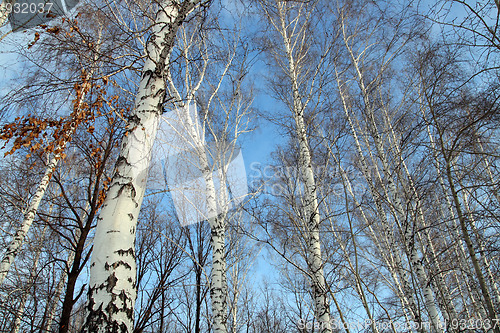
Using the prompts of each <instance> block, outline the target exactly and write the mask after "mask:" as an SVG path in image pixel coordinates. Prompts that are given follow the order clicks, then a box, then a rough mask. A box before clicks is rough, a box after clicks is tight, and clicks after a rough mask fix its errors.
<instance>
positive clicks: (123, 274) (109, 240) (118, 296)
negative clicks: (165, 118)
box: [83, 0, 200, 333]
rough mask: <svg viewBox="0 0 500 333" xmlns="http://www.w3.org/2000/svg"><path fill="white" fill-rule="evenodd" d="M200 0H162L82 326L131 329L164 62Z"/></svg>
mask: <svg viewBox="0 0 500 333" xmlns="http://www.w3.org/2000/svg"><path fill="white" fill-rule="evenodd" d="M199 2H200V1H199V0H191V1H183V2H182V3H179V2H178V1H173V0H165V1H161V2H160V3H159V10H158V13H157V16H156V22H155V24H154V25H153V27H152V34H151V36H150V38H149V40H148V42H147V44H146V50H145V51H146V54H147V57H146V60H145V63H144V68H143V71H142V77H141V81H140V84H139V90H138V93H137V96H136V101H135V107H134V109H133V111H132V113H131V115H130V117H129V123H128V128H127V132H126V134H125V136H124V138H123V141H122V145H121V151H120V155H119V157H118V160H117V162H116V170H115V174H114V176H113V179H112V181H111V184H110V187H109V190H108V192H107V195H106V199H105V201H104V204H103V206H102V208H101V213H100V215H99V217H98V220H97V227H96V231H95V237H94V247H93V253H92V259H91V264H90V283H89V294H88V301H89V303H88V306H87V310H88V314H87V318H86V322H85V324H84V328H83V332H89V333H97V332H108V333H110V332H132V331H133V326H134V302H135V299H136V285H135V280H136V263H135V249H134V244H135V231H136V224H137V217H138V214H139V211H140V208H141V204H142V200H143V197H144V192H145V190H146V181H147V172H148V168H149V164H150V160H151V150H152V146H153V142H154V139H155V136H156V131H157V128H158V120H159V117H160V115H161V113H162V111H163V102H164V97H165V75H166V71H165V68H166V67H168V62H169V57H170V53H171V51H172V48H173V45H174V42H175V38H176V33H177V30H178V27H179V25H181V24H182V22H183V21H184V20H185V18H186V16H187V15H188V14H189V13H190V12H191V11H192V10H193V9H194V7H195V6H196V5H197V4H198V3H199Z"/></svg>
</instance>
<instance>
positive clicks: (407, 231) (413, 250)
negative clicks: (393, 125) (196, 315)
mask: <svg viewBox="0 0 500 333" xmlns="http://www.w3.org/2000/svg"><path fill="white" fill-rule="evenodd" d="M342 33H343V38H344V44H345V46H346V49H347V50H348V52H349V55H350V58H351V63H352V65H353V67H354V69H355V72H356V76H357V81H358V85H359V88H360V90H361V93H362V95H363V102H364V112H365V113H366V118H367V121H368V124H367V126H368V129H369V132H370V134H371V136H372V138H373V140H374V144H375V149H376V152H377V155H378V157H379V159H380V160H381V162H382V174H383V175H384V179H385V181H386V182H387V188H388V191H387V192H386V197H387V198H386V199H387V201H388V202H389V203H392V205H390V208H391V209H393V210H395V213H396V214H395V218H396V221H397V225H398V227H399V228H400V230H401V231H402V232H401V233H402V235H403V245H404V249H405V252H406V255H407V256H408V259H409V261H410V267H414V268H415V273H416V274H417V278H418V280H419V283H420V286H421V288H422V289H423V291H424V299H425V305H426V309H427V311H428V314H429V319H430V321H431V323H432V326H433V327H434V330H435V331H436V332H443V330H442V328H441V324H440V319H439V312H438V309H437V307H436V302H435V298H434V292H433V290H432V288H431V283H430V281H428V279H427V276H426V272H425V269H424V267H423V265H422V260H421V258H420V257H419V255H418V252H417V247H416V244H415V243H416V241H415V238H414V235H413V234H412V230H413V228H411V227H410V226H403V225H402V224H401V221H405V220H406V216H405V212H404V210H403V206H402V204H401V200H400V198H399V195H398V193H397V189H396V184H395V182H394V180H393V178H392V175H391V173H390V171H389V164H388V161H387V157H386V154H385V151H384V147H383V143H382V139H381V137H380V134H379V131H378V129H377V125H376V121H375V115H374V110H373V108H372V103H371V101H370V98H369V92H368V90H367V89H366V86H365V83H364V81H365V78H364V75H363V72H362V69H361V66H360V64H359V59H360V57H358V56H356V55H355V54H354V52H353V50H352V48H351V46H350V45H349V41H348V40H349V36H347V35H346V30H345V27H344V25H343V26H342ZM380 70H383V68H381V69H380ZM351 124H352V123H351ZM360 154H361V152H360ZM374 166H375V167H376V165H375V164H374ZM383 183H384V182H381V184H383Z"/></svg>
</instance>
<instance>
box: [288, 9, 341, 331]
mask: <svg viewBox="0 0 500 333" xmlns="http://www.w3.org/2000/svg"><path fill="white" fill-rule="evenodd" d="M283 10H284V9H283V7H281V6H280V14H279V15H280V31H279V32H280V34H281V35H282V36H283V43H284V46H285V51H286V57H287V61H288V72H287V74H288V77H289V78H290V84H291V89H292V99H293V100H292V103H293V110H292V112H293V117H294V120H295V132H296V138H297V140H298V143H299V168H300V176H301V178H302V181H303V183H304V198H303V199H304V213H305V214H304V216H305V221H304V223H305V227H306V231H307V237H309V239H308V240H307V255H306V260H307V265H308V270H309V273H310V277H311V287H312V290H313V294H312V297H313V301H314V312H315V317H316V319H317V320H318V323H319V326H320V332H332V327H331V322H330V305H329V302H328V288H327V284H326V279H325V277H324V273H323V259H322V255H321V242H320V234H319V227H320V221H321V220H320V214H319V206H318V198H317V191H316V181H315V179H314V171H313V168H312V159H311V152H310V150H309V144H308V139H307V133H306V126H305V124H304V110H305V105H303V103H302V100H301V96H300V91H299V89H300V88H299V83H298V80H299V77H298V76H299V73H300V69H299V68H297V67H300V64H299V63H298V60H297V59H295V57H294V54H293V52H294V51H293V47H294V46H293V45H292V41H291V39H292V37H291V36H289V35H288V29H287V23H286V22H285V15H286V14H285V13H284V12H283Z"/></svg>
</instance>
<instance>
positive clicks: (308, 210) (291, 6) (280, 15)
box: [260, 1, 332, 332]
mask: <svg viewBox="0 0 500 333" xmlns="http://www.w3.org/2000/svg"><path fill="white" fill-rule="evenodd" d="M260 6H261V10H262V11H263V12H264V14H265V15H266V18H267V20H268V22H269V25H270V27H271V28H272V29H273V30H274V32H275V33H274V34H273V35H272V36H273V37H276V39H277V41H276V42H269V44H268V45H267V47H268V50H269V51H270V54H271V56H272V57H273V58H274V61H275V63H276V64H277V67H278V68H279V71H281V73H282V75H283V77H284V78H286V83H284V82H283V83H284V84H283V83H277V82H273V83H274V84H275V85H276V86H277V87H276V88H275V91H279V93H278V94H277V95H278V96H279V98H282V100H283V102H284V104H285V105H286V107H287V108H289V110H290V112H291V115H292V119H293V125H292V131H293V136H292V138H293V139H294V140H296V142H297V145H298V150H299V152H298V168H299V173H300V177H301V182H302V184H303V186H304V192H303V197H302V198H301V199H302V200H303V202H302V203H301V205H302V208H301V209H303V212H301V213H300V215H299V216H300V217H299V218H300V219H301V220H302V222H301V223H303V228H304V230H303V232H304V237H306V244H307V247H306V250H305V251H306V254H305V260H306V263H307V268H306V270H305V271H306V272H307V274H308V275H309V278H310V282H311V288H312V295H313V302H314V312H315V317H316V319H317V320H318V323H319V325H320V331H321V332H331V331H332V328H331V322H330V305H329V300H328V293H329V288H328V286H327V282H326V279H325V277H324V273H323V265H324V262H323V258H322V255H321V242H320V223H321V216H320V211H319V207H318V195H317V185H316V180H315V174H314V170H313V162H312V158H311V148H310V146H309V142H308V141H309V138H308V135H307V132H308V128H307V122H306V117H307V116H310V115H307V116H306V112H307V108H308V107H309V104H313V103H318V102H316V101H315V100H314V99H316V98H318V94H320V92H318V91H321V88H320V87H321V77H320V73H321V71H322V70H323V68H322V67H323V61H324V57H325V53H326V52H327V51H328V47H326V49H322V48H319V49H318V50H314V51H315V52H316V53H314V52H313V51H312V50H310V48H312V47H314V46H312V39H313V36H314V34H313V30H312V29H313V28H312V27H311V25H313V20H314V19H315V16H314V15H315V11H316V10H317V9H318V8H319V6H320V5H319V4H318V2H317V1H314V2H311V3H307V4H305V3H294V2H284V1H276V2H274V1H272V2H271V1H262V2H260ZM316 6H318V8H316ZM317 27H318V28H319V25H318V26H317ZM273 37H268V38H273ZM318 42H319V41H314V43H318ZM329 42H330V41H329V40H327V43H329ZM327 45H328V44H327ZM315 46H316V44H315ZM313 57H316V58H313ZM308 61H311V62H312V63H308ZM281 73H280V74H281ZM311 108H312V109H313V110H314V106H313V107H311Z"/></svg>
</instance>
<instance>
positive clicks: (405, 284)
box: [337, 73, 422, 324]
mask: <svg viewBox="0 0 500 333" xmlns="http://www.w3.org/2000/svg"><path fill="white" fill-rule="evenodd" d="M337 84H338V88H339V94H340V97H341V101H342V105H343V109H344V113H345V115H346V118H347V121H348V124H349V127H350V129H351V132H352V135H353V138H354V143H355V145H356V150H357V153H358V156H359V158H360V162H361V172H362V174H363V176H364V177H365V179H366V181H367V184H368V187H369V189H370V192H371V194H372V196H373V199H374V202H375V207H376V210H377V214H378V217H379V218H380V222H381V227H382V232H381V234H382V237H384V238H386V240H387V250H388V251H391V252H392V251H394V252H395V253H394V255H393V256H392V258H393V260H394V267H395V269H396V272H397V274H398V276H399V278H400V279H401V287H402V295H403V301H404V302H405V306H406V307H407V309H408V310H409V312H410V314H411V316H412V319H413V320H414V322H415V323H417V324H420V323H421V321H422V320H421V318H420V316H419V313H418V309H417V306H416V302H415V299H414V297H413V291H412V290H411V287H410V283H409V279H408V276H407V273H406V270H405V269H404V268H403V262H402V260H401V257H402V256H401V253H400V251H399V250H398V247H397V246H396V243H395V240H394V234H393V231H392V228H391V226H390V225H389V221H388V220H387V217H386V213H385V211H384V209H383V208H382V205H381V202H382V201H383V199H382V198H381V195H380V193H379V192H378V191H377V189H376V188H375V186H374V184H373V179H372V175H371V173H370V168H369V166H368V163H367V161H366V158H365V156H364V154H363V151H362V148H361V143H360V141H359V139H358V135H357V132H356V128H355V127H354V124H353V121H352V118H351V115H350V113H349V107H348V105H347V100H346V97H345V96H344V92H343V89H342V84H341V82H340V77H339V76H338V73H337ZM374 236H375V239H377V238H379V237H380V235H378V234H376V233H375V234H374ZM375 242H376V241H375ZM381 251H382V252H381V253H383V250H381ZM394 280H395V281H397V279H396V278H395V277H394ZM398 284H399V283H398Z"/></svg>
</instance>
